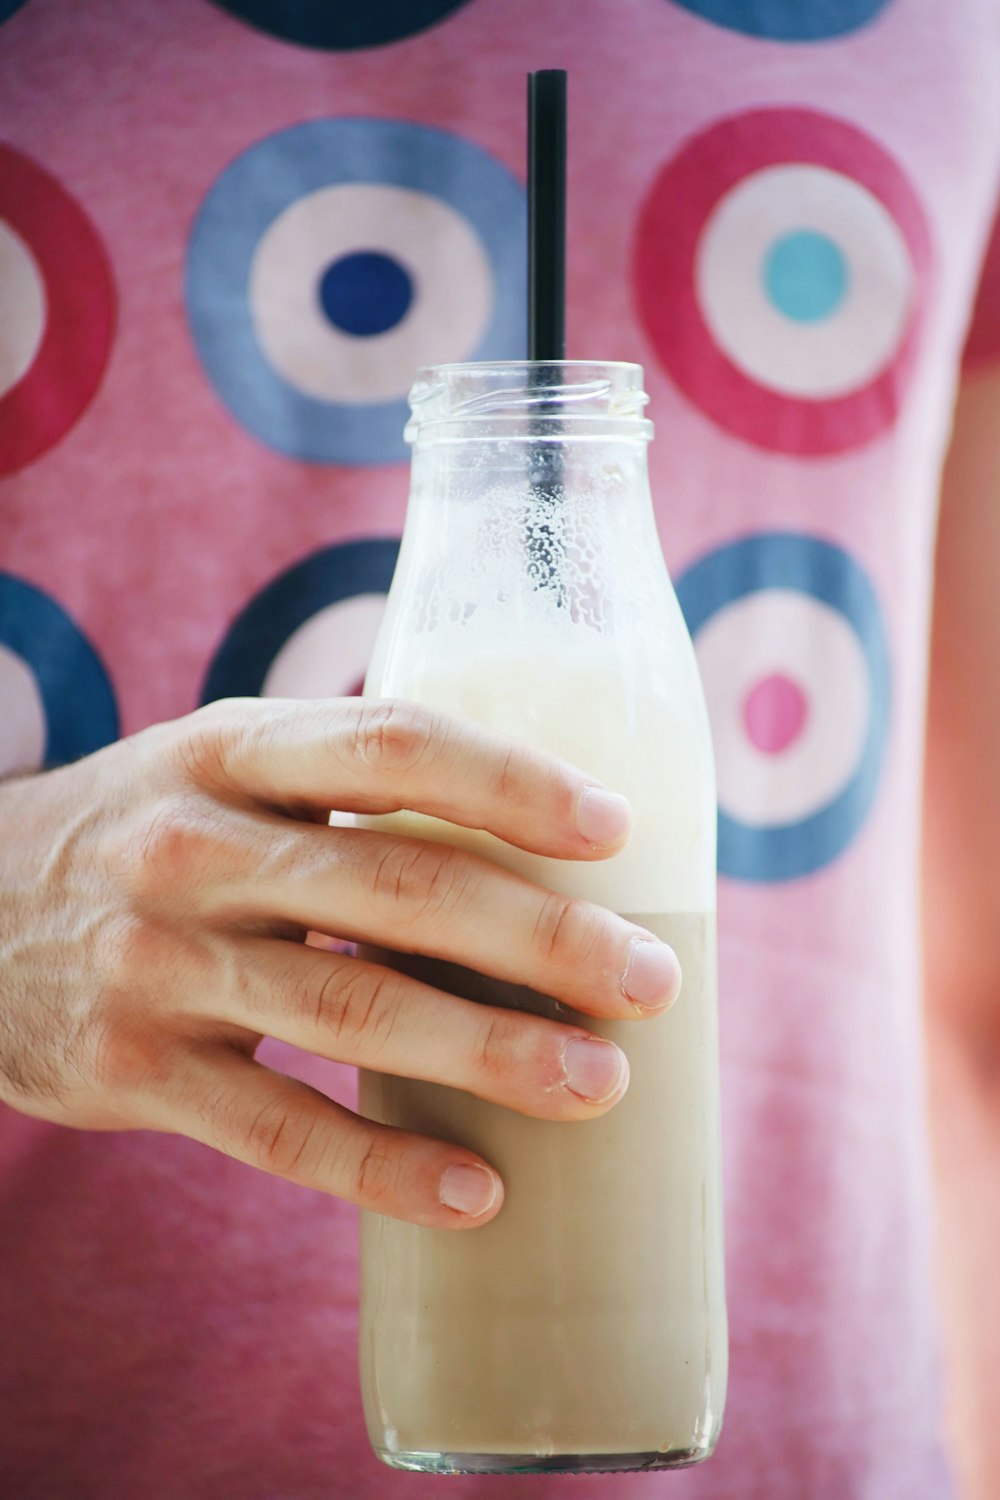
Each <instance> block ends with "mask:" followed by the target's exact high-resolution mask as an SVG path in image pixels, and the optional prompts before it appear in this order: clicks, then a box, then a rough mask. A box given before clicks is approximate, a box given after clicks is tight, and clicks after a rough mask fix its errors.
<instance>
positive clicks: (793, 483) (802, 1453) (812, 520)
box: [0, 0, 1000, 1500]
mask: <svg viewBox="0 0 1000 1500" xmlns="http://www.w3.org/2000/svg"><path fill="white" fill-rule="evenodd" d="M998 58H1000V10H998V7H996V6H995V5H994V4H992V3H983V0H954V3H952V4H950V5H948V6H946V7H942V6H941V5H938V4H935V3H933V0H826V3H824V4H822V5H820V4H815V5H801V4H794V3H792V0H742V3H741V0H544V3H539V0H464V3H463V0H421V3H419V4H411V5H407V6H404V5H401V4H398V3H392V0H377V3H376V0H368V3H366V4H361V3H359V0H355V3H345V4H342V5H336V6H329V5H322V4H319V3H309V0H304V3H302V4H300V5H296V6H283V5H279V4H277V3H269V0H253V3H252V0H227V3H225V4H222V3H219V4H216V3H212V0H172V3H171V4H170V5H169V6H168V5H165V4H162V3H160V4H157V3H156V0H130V3H128V4H126V3H125V0H27V3H24V0H22V3H20V4H18V3H16V0H13V3H12V0H0V299H2V306H3V325H2V334H0V516H2V527H0V695H2V703H3V713H2V715H0V770H12V769H15V768H23V767H26V766H29V767H30V766H38V767H41V766H43V765H46V764H55V763H59V762H64V761H68V760H72V759H74V758H75V757H76V756H79V755H82V754H85V753H87V752H89V751H91V750H93V749H95V748H97V747H98V746H100V745H102V744H105V743H107V742H108V741H110V740H112V739H114V738H115V737H116V735H118V734H119V733H132V732H134V731H136V730H138V729H140V728H142V727H143V726H145V725H148V724H151V723H154V722H157V721H160V720H163V719H166V718H171V717H174V716H177V715H181V714H184V713H186V712H188V711H190V710H191V709H192V708H194V707H196V706H197V705H198V704H199V702H202V701H204V700H206V699H208V698H213V697H219V696H227V695H230V694H235V693H257V692H265V693H279V694H284V695H293V696H294V695H303V696H326V695H330V694H337V693H344V692H352V691H356V690H357V684H358V682H359V679H360V678H361V677H362V675H363V672H364V668H365V664H366V661H367V657H368V653H369V651H370V648H371V643H372V640H373V636H374V631H375V629H376V627H377V621H378V617H379V614H380V611H381V607H382V600H383V597H384V593H385V589H386V587H387V585H388V581H389V578H390V576H391V571H392V564H393V559H394V556H395V548H396V543H397V540H398V537H399V534H400V530H401V526H402V520H403V514H404V507H405V499H406V490H407V466H406V457H407V455H406V448H405V445H404V444H403V441H402V436H401V433H402V426H403V420H404V416H405V393H406V389H407V385H408V383H409V380H410V378H411V376H412V374H413V372H414V370H415V368H416V367H417V365H418V364H421V363H427V362H443V361H447V360H454V359H464V358H471V359H492V358H514V357H519V356H520V355H522V354H523V352H524V351H523V326H524V306H525V281H524V223H525V197H524V150H525V147H524V124H523V115H524V103H523V101H524V75H525V73H526V72H527V71H528V70H529V69H534V68H539V67H546V66H565V67H567V68H568V69H569V73H570V100H571V105H570V160H569V246H570V256H569V268H568V326H569V330H570V338H569V343H570V349H569V352H570V354H571V355H572V356H575V357H580V358H599V359H626V360H639V361H640V362H641V363H642V364H643V365H644V367H645V372H646V383H647V389H648V390H649V392H650V395H651V398H652V399H651V408H650V410H651V415H652V417H653V419H654V421H655V424H656V428H657V437H656V440H655V442H654V443H653V446H652V450H651V454H650V461H651V472H652V478H653V488H654V495H655V500H656V507H657V516H658V521H659V526H660V532H661V537H662V542H663V547H664V551H665V555H666V558H667V562H668V565H669V567H670V570H671V573H672V576H673V578H674V580H675V582H676V584H677V588H678V593H679V595H680V598H681V601H682V604H683V607H684V609H685V612H686V614H687V618H688V621H689V624H690V626H691V629H692V633H693V635H694V638H695V642H696V646H697V649H698V653H699V660H700V664H701V668H702V673H703V677H704V680H705V686H706V692H707V695H708V699H709V704H710V710H711V714H712V720H713V729H714V733H715V738H716V748H717V757H718V765H719V794H720V850H719V861H720V942H721V953H720V956H721V1015H722V1051H723V1107H724V1129H725V1189H726V1216H727V1217H726V1233H727V1263H728V1283H729V1298H730V1318H731V1340H732V1368H731V1386H730V1395H729V1403H728V1410H727V1415H726V1422H725V1428H724V1432H723V1436H722V1439H721V1441H720V1444H719V1447H718V1450H717V1453H716V1455H715V1456H714V1457H713V1458H712V1459H711V1460H710V1461H709V1462H708V1463H706V1464H704V1465H702V1466H700V1467H698V1468H695V1469H692V1470H689V1471H685V1472H683V1473H673V1474H658V1475H650V1474H636V1475H622V1476H600V1477H594V1478H574V1479H569V1478H563V1477H558V1476H552V1477H532V1478H522V1479H507V1480H504V1481H503V1482H502V1484H501V1485H500V1486H499V1487H498V1482H497V1481H495V1480H492V1479H490V1478H456V1479H451V1480H438V1481H431V1480H428V1479H426V1478H425V1477H424V1476H420V1475H408V1474H394V1473H391V1472H390V1471H389V1470H387V1469H385V1468H383V1467H381V1466H380V1465H379V1464H378V1463H377V1462H376V1460H375V1459H374V1458H373V1457H372V1455H371V1453H370V1452H369V1449H368V1445H367V1441H366V1438H365V1434H364V1428H363V1422H362V1416H361V1409H360V1400H359V1394H358V1385H357V1374H356V1252H355V1212H354V1210H353V1209H352V1208H351V1207H349V1206H347V1205H344V1204H342V1203H340V1202H337V1201H334V1200H331V1199H329V1198H327V1197H324V1196H322V1195H320V1194H318V1193H312V1192H308V1191H304V1190H300V1189H296V1188H294V1187H292V1186H290V1185H288V1184H286V1183H283V1182H280V1181H277V1180H274V1179H271V1178H268V1177H266V1176H264V1175H263V1174H260V1173H255V1172H253V1171H252V1170H250V1169H249V1168H246V1167H243V1166H240V1165H238V1164H236V1163H233V1162H231V1161H229V1160H226V1159H224V1158H222V1157H221V1156H218V1155H215V1154H213V1153H211V1152H210V1151H208V1150H207V1149H204V1148H202V1147H200V1146H198V1145H195V1144H193V1143H190V1142H188V1141H185V1140H183V1139H176V1138H172V1137H165V1136H157V1135H152V1134H141V1133H139V1134H122V1135H113V1134H112V1135H109V1134H87V1133H82V1132H74V1131H71V1130H67V1129H62V1128H59V1127H55V1126H51V1125H48V1124H46V1123H43V1122H40V1121H37V1120H33V1119H28V1118H26V1117H23V1116H21V1115H19V1114H17V1113H15V1112H14V1111H11V1110H3V1111H2V1112H0V1317H2V1325H3V1329H4V1340H3V1348H4V1358H3V1360H2V1361H0V1494H2V1495H4V1496H10V1497H16V1500H63V1497H70V1496H72V1497H73V1500H109V1497H119V1496H126V1495H129V1496H142V1497H144V1500H175V1497H200V1496H206V1497H207V1496H213V1497H217V1496H223V1495H224V1496H227V1497H234V1500H320V1497H330V1496H344V1497H351V1500H354V1497H358V1500H363V1497H369V1496H370V1497H375V1496H379V1497H381V1496H385V1495H391V1496H396V1497H399V1500H407V1497H410V1496H414V1497H420V1496H426V1495H428V1494H429V1493H431V1487H432V1486H434V1488H433V1492H434V1493H438V1491H439V1490H440V1492H441V1493H445V1491H447V1493H448V1495H454V1496H455V1497H456V1500H460V1497H473V1496H480V1495H482V1496H483V1497H487V1496H494V1495H497V1494H499V1493H502V1494H504V1495H505V1496H506V1495H507V1494H508V1493H509V1494H512V1495H513V1494H521V1493H523V1494H525V1495H529V1494H530V1495H535V1496H539V1497H541V1496H553V1497H555V1496H559V1495H563V1494H565V1495H569V1494H571V1493H573V1494H581V1493H583V1494H592V1495H599V1496H600V1497H601V1500H625V1497H629V1496H641V1497H653V1496H657V1495H664V1496H666V1495H670V1496H671V1497H674V1496H676V1497H678V1500H724V1497H725V1500H731V1497H732V1496H734V1495H737V1494H738V1495H742V1496H747V1497H750V1496H753V1497H762V1500H763V1497H767V1500H803V1497H818V1500H945V1497H947V1496H948V1495H950V1494H951V1492H952V1490H951V1480H950V1478H949V1474H948V1466H947V1460H946V1457H945V1454H944V1449H943V1444H942V1439H941V1415H940V1376H939V1359H938V1351H937V1337H936V1331H935V1326H934V1317H933V1312H932V1298H931V1292H930V1278H929V1172H928V1160H927V1144H926V1128H925V1118H924V1103H923V1077H922V1050H921V1049H922V1039H921V1026H920V982H919V967H918V950H919V935H918V925H917V895H916V885H917V864H918V838H919V826H918V814H919V792H920V775H921V745H922V724H923V712H924V697H925V685H926V643H927V633H928V620H929V605H930V585H931V562H932V551H933V537H934V528H935V518H936V493H937V486H938V481H939V474H940V466H941V461H942V456H943V452H944V448H945V444H946V441H947V436H948V429H949V420H950V410H951V404H952V400H953V397H954V393H955V388H956V382H957V378H958V373H959V368H960V356H961V351H962V346H963V340H964V336H965V331H966V326H967V323H968V321H969V316H970V310H971V308H972V305H973V298H974V294H975V289H976V282H977V276H978V270H979V265H980V261H981V258H982V255H983V252H984V247H985V244H986V241H987V237H988V230H989V225H990V221H991V217H992V214H993V209H994V205H995V199H996V184H997V174H998V167H1000V93H998V91H997V88H996V76H997V62H998ZM988 342H989V340H988V338H987V343H988ZM991 347H995V346H991ZM980 352H982V351H980ZM987 352H989V350H987ZM669 792H670V789H669V786H665V787H664V795H669ZM262 1056H264V1057H265V1058H266V1060H268V1061H269V1062H271V1063H272V1064H273V1065H275V1066H281V1067H285V1068H287V1069H288V1070H289V1071H293V1072H295V1073H297V1074H298V1075H299V1076H302V1077H306V1078H308V1079H309V1080H310V1081H312V1082H314V1083H316V1084H317V1085H318V1086H319V1087H322V1088H324V1089H325V1090H326V1091H327V1092H329V1093H331V1094H332V1095H333V1096H334V1097H336V1098H338V1099H340V1100H342V1101H345V1102H350V1101H351V1099H352V1098H353V1097H354V1095H353V1090H354V1082H353V1076H352V1074H351V1072H350V1070H348V1069H346V1068H341V1067H337V1066H335V1065H332V1064H326V1063H322V1062H318V1061H316V1060H315V1059H308V1058H304V1057H302V1056H301V1055H299V1054H297V1053H294V1052H293V1051H292V1050H291V1049H289V1048H284V1047H281V1046H279V1045H278V1044H277V1043H271V1042H268V1043H265V1045H264V1049H263V1052H262Z"/></svg>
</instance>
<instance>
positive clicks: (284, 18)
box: [215, 0, 469, 52]
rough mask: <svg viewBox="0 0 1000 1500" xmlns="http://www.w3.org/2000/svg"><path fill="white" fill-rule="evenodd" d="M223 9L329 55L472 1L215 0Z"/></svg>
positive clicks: (372, 43)
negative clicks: (335, 1)
mask: <svg viewBox="0 0 1000 1500" xmlns="http://www.w3.org/2000/svg"><path fill="white" fill-rule="evenodd" d="M215 3H216V5H218V6H219V7H220V8H221V9H222V10H227V11H229V13H230V15H233V16H237V17H238V18H239V19H240V20H241V21H246V22H247V23H248V24H249V25H250V26H254V27H256V28H257V30H258V31H266V32H267V33H268V34H269V35H270V36H276V37H280V38H281V40H282V41H284V42H297V43H298V45H299V46H300V47H318V48H321V49H322V50H323V51H325V52H351V51H354V50H356V49H357V48H359V47H381V46H384V45H385V44H386V43H387V42H398V41H401V40H402V38H403V37H407V36H414V35H415V34H416V33H417V32H419V31H427V30H428V29H429V27H431V26H436V25H437V23H438V22H439V21H443V20H444V19H445V17H446V16H449V15H451V13H452V11H455V10H459V9H460V8H461V7H462V6H463V5H467V4H468V3H469V0H364V3H363V4H359V3H354V4H347V5H344V4H335V3H331V0H295V3H294V4H289V0H215Z"/></svg>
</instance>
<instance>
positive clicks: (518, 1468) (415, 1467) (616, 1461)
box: [375, 1447, 712, 1474]
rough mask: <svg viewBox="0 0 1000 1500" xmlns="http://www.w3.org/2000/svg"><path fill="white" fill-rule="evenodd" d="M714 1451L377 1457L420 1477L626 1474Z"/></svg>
mask: <svg viewBox="0 0 1000 1500" xmlns="http://www.w3.org/2000/svg"><path fill="white" fill-rule="evenodd" d="M711 1453H712V1449H711V1447H705V1448H674V1449H672V1450H670V1451H669V1452H666V1453H659V1452H654V1453H552V1454H541V1453H391V1452H389V1450H388V1449H386V1448H376V1449H375V1456H376V1458H379V1459H381V1460H382V1462H383V1463H384V1464H388V1466H389V1467H390V1468H391V1469H409V1470H411V1471H414V1472H416V1473H421V1474H623V1473H627V1472H634V1471H636V1470H640V1471H644V1472H650V1471H652V1470H654V1469H684V1468H688V1467H690V1465H691V1464H698V1463H701V1462H702V1460H703V1459H706V1458H709V1457H711Z"/></svg>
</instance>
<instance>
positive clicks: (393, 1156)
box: [356, 1132, 400, 1209]
mask: <svg viewBox="0 0 1000 1500" xmlns="http://www.w3.org/2000/svg"><path fill="white" fill-rule="evenodd" d="M356 1183H357V1201H358V1202H359V1203H362V1204H363V1205H364V1206H365V1207H366V1208H373V1209H378V1208H379V1207H384V1206H387V1205H390V1204H392V1203H394V1202H395V1200H396V1199H397V1197H398V1195H399V1186H400V1158H399V1151H398V1148H395V1149H394V1146H393V1143H392V1142H391V1140H390V1139H389V1137H388V1135H385V1134H382V1133H381V1132H379V1133H377V1134H375V1135H373V1136H372V1138H371V1140H370V1141H369V1143H368V1146H367V1147H366V1149H365V1152H364V1154H363V1156H362V1158H361V1160H360V1162H359V1163H358V1170H357V1178H356Z"/></svg>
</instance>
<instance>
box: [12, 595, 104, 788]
mask: <svg viewBox="0 0 1000 1500" xmlns="http://www.w3.org/2000/svg"><path fill="white" fill-rule="evenodd" d="M0 645H4V646H6V647H7V649H8V651H12V652H13V653H14V655H15V656H18V657H20V659H21V660H22V661H23V662H24V664H25V666H26V667H28V669H29V670H30V672H31V674H32V676H33V677H34V679H35V685H36V687H37V688H38V695H39V697H40V698H41V701H42V707H43V709H44V711H45V752H44V755H45V759H44V763H45V765H46V766H61V765H66V764H68V763H69V762H70V761H73V760H78V759H79V758H80V756H81V755H90V754H91V753H92V752H93V751H94V750H100V749H101V748H102V747H103V746H104V745H110V744H111V743H112V741H114V740H116V739H117V738H118V706H117V703H116V702H115V694H114V689H113V688H112V686H111V680H110V678H109V677H108V674H107V672H106V670H105V668H104V665H103V663H102V662H101V659H100V657H99V656H98V654H97V652H96V651H95V649H94V647H93V646H92V645H91V644H90V642H89V641H88V640H87V638H86V636H85V635H84V634H83V632H82V631H81V630H80V629H79V627H78V626H77V625H75V624H74V623H73V621H72V620H71V619H70V617H69V615H68V614H67V613H66V611H65V610H64V609H63V608H62V607H61V605H59V604H57V603H56V602H55V600H54V599H52V598H50V596H49V595H48V594H45V593H43V592H42V590H41V589H39V588H36V587H35V586H34V584H31V583H25V581H24V579H23V578H16V577H14V575H13V574H11V573H0Z"/></svg>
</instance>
